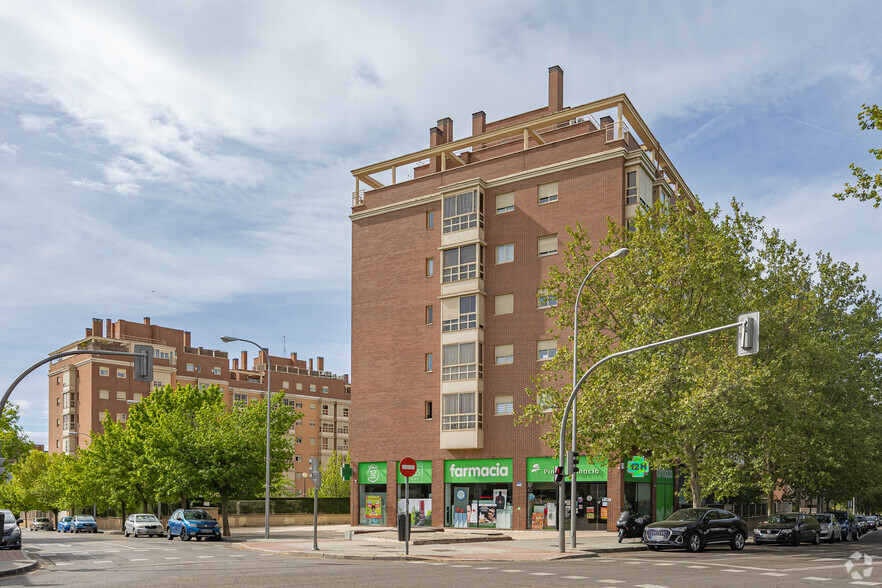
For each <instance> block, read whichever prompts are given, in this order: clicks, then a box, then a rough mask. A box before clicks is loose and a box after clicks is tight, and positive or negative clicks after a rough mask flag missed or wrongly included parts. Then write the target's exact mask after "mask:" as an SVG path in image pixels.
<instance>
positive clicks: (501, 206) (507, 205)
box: [496, 192, 515, 214]
mask: <svg viewBox="0 0 882 588" xmlns="http://www.w3.org/2000/svg"><path fill="white" fill-rule="evenodd" d="M514 204H515V197H514V192H505V193H504V194H497V195H496V214H504V213H506V212H511V211H513V210H514Z"/></svg>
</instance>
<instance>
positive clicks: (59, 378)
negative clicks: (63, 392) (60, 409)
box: [55, 376, 61, 384]
mask: <svg viewBox="0 0 882 588" xmlns="http://www.w3.org/2000/svg"><path fill="white" fill-rule="evenodd" d="M55 383H56V384H60V383H61V376H55Z"/></svg>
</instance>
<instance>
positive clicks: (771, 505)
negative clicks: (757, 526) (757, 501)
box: [766, 491, 775, 517]
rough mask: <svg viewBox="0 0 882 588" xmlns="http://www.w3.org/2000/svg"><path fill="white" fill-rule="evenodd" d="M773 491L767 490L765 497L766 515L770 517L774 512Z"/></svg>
mask: <svg viewBox="0 0 882 588" xmlns="http://www.w3.org/2000/svg"><path fill="white" fill-rule="evenodd" d="M774 508H775V493H774V491H773V492H769V494H768V498H766V516H767V517H770V516H772V515H773V514H775V511H774Z"/></svg>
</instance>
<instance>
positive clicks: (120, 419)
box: [116, 412, 126, 423]
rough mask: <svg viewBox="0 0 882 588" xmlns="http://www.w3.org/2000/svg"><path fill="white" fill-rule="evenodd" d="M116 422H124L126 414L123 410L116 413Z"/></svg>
mask: <svg viewBox="0 0 882 588" xmlns="http://www.w3.org/2000/svg"><path fill="white" fill-rule="evenodd" d="M116 422H118V423H124V422H126V415H125V413H123V412H118V413H116Z"/></svg>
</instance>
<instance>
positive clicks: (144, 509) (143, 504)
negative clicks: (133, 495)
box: [141, 499, 150, 512]
mask: <svg viewBox="0 0 882 588" xmlns="http://www.w3.org/2000/svg"><path fill="white" fill-rule="evenodd" d="M141 512H150V511H149V510H147V500H146V499H141Z"/></svg>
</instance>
